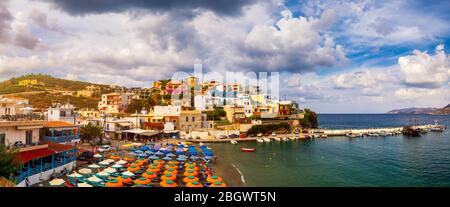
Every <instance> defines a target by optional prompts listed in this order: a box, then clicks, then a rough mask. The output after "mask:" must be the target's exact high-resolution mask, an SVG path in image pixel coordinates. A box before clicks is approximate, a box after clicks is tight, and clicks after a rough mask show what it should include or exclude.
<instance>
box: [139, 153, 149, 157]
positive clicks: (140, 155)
mask: <svg viewBox="0 0 450 207" xmlns="http://www.w3.org/2000/svg"><path fill="white" fill-rule="evenodd" d="M138 157H147V154H145V153H141V154H138Z"/></svg>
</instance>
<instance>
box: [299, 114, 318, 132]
mask: <svg viewBox="0 0 450 207" xmlns="http://www.w3.org/2000/svg"><path fill="white" fill-rule="evenodd" d="M304 115H305V117H304V118H303V119H300V120H299V122H300V125H301V126H302V127H303V128H310V129H314V128H317V127H318V126H319V124H318V122H317V114H316V112H314V111H311V110H310V109H305V114H304Z"/></svg>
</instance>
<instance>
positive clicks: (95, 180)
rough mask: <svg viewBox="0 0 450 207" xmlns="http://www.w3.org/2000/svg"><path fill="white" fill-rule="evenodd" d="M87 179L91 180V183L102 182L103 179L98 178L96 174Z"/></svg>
mask: <svg viewBox="0 0 450 207" xmlns="http://www.w3.org/2000/svg"><path fill="white" fill-rule="evenodd" d="M97 174H98V173H97ZM87 181H89V182H91V183H100V182H102V181H103V180H102V179H100V178H98V177H97V176H95V175H94V176H92V177H90V178H88V179H87Z"/></svg>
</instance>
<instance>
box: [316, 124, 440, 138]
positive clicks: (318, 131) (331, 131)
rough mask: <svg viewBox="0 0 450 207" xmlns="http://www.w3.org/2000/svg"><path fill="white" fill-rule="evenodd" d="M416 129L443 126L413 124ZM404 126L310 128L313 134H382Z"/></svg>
mask: <svg viewBox="0 0 450 207" xmlns="http://www.w3.org/2000/svg"><path fill="white" fill-rule="evenodd" d="M411 127H412V128H415V129H421V130H430V129H432V128H436V127H443V126H441V125H435V124H426V125H416V126H411ZM402 129H403V127H385V128H366V129H313V130H309V134H313V135H322V134H323V135H327V136H346V135H347V134H362V135H368V134H382V133H399V132H401V131H402Z"/></svg>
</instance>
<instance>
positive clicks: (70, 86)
mask: <svg viewBox="0 0 450 207" xmlns="http://www.w3.org/2000/svg"><path fill="white" fill-rule="evenodd" d="M21 81H29V82H30V83H28V84H27V85H21ZM33 81H36V82H35V83H31V82H33ZM24 84H26V83H24ZM90 85H96V86H102V85H99V84H93V83H88V82H82V81H73V80H66V79H61V78H55V77H52V76H49V75H43V74H29V75H24V76H20V77H17V78H11V79H9V80H7V81H3V82H1V83H0V94H2V95H3V94H13V93H21V92H32V91H77V90H82V89H84V88H86V87H87V86H90Z"/></svg>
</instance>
